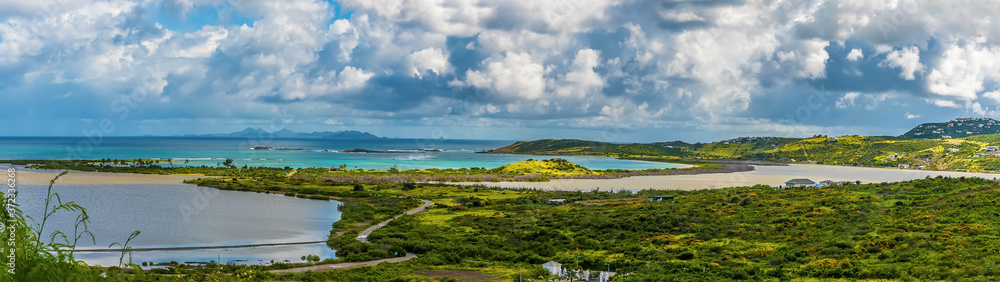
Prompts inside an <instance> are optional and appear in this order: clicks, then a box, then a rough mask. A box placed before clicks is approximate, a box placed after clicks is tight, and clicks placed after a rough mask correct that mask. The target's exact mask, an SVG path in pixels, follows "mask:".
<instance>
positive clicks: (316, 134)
mask: <svg viewBox="0 0 1000 282" xmlns="http://www.w3.org/2000/svg"><path fill="white" fill-rule="evenodd" d="M183 136H184V137H257V136H264V137H266V136H269V137H274V138H352V139H375V138H385V137H378V136H375V135H374V134H371V133H368V132H361V131H357V130H345V131H313V132H311V133H306V132H295V131H291V130H288V129H282V130H278V131H275V132H269V131H267V130H263V129H259V128H252V127H247V128H246V129H244V130H243V131H237V132H233V133H216V134H188V135H183Z"/></svg>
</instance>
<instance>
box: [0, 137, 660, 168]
mask: <svg viewBox="0 0 1000 282" xmlns="http://www.w3.org/2000/svg"><path fill="white" fill-rule="evenodd" d="M514 142H515V141H509V140H455V139H397V138H381V139H273V138H205V137H103V138H92V139H88V138H84V137H0V159H103V158H111V159H129V158H158V159H164V160H166V159H172V160H173V162H174V165H194V166H199V165H210V166H211V165H217V164H218V163H221V162H222V161H224V160H225V159H226V158H232V159H234V160H235V163H236V165H238V166H243V165H249V166H272V167H284V166H290V167H293V168H302V167H330V166H338V165H341V164H346V165H347V166H348V168H355V167H357V168H363V169H388V168H391V167H393V166H396V168H398V169H401V170H402V169H424V168H463V167H485V168H494V167H498V166H502V165H506V164H510V163H514V162H519V161H523V160H526V159H529V158H534V159H544V158H552V157H550V156H530V155H496V154H476V153H475V152H477V151H483V150H489V149H495V148H499V147H503V146H506V145H510V144H512V143H514ZM257 146H266V147H272V148H275V149H279V148H290V149H302V150H253V149H252V148H254V147H257ZM350 149H367V150H377V151H393V153H343V152H338V151H343V150H350ZM426 150H440V152H429V151H426ZM561 158H565V159H567V160H569V161H571V162H574V163H576V164H579V165H582V166H584V167H587V168H590V169H647V168H672V167H679V166H678V165H674V164H664V163H652V162H640V161H629V160H619V159H615V158H605V157H561ZM185 161H187V163H186V164H185ZM161 165H164V166H169V165H168V164H166V163H163V164H161Z"/></svg>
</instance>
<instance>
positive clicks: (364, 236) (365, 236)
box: [357, 200, 434, 243]
mask: <svg viewBox="0 0 1000 282" xmlns="http://www.w3.org/2000/svg"><path fill="white" fill-rule="evenodd" d="M420 201H423V202H424V204H423V205H421V206H420V207H417V208H415V209H412V210H408V211H406V212H405V213H403V214H401V215H397V216H395V217H393V218H390V219H386V220H385V221H383V222H379V224H375V225H372V226H371V227H368V229H365V230H364V231H361V233H358V237H357V239H358V241H361V242H362V243H369V242H368V235H369V234H372V232H374V231H375V230H378V229H379V228H382V226H385V225H386V224H389V222H391V221H392V220H393V219H396V218H399V217H400V216H403V215H413V214H418V213H422V212H424V210H427V207H430V206H431V205H433V204H434V202H431V201H428V200H420Z"/></svg>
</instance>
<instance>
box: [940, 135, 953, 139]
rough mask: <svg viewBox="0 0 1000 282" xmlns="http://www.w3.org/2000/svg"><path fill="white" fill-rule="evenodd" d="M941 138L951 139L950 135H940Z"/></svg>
mask: <svg viewBox="0 0 1000 282" xmlns="http://www.w3.org/2000/svg"><path fill="white" fill-rule="evenodd" d="M941 139H951V135H941Z"/></svg>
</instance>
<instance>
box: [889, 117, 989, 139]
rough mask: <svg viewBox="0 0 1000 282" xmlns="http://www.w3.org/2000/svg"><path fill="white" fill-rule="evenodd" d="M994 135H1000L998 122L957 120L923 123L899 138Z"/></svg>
mask: <svg viewBox="0 0 1000 282" xmlns="http://www.w3.org/2000/svg"><path fill="white" fill-rule="evenodd" d="M994 133H1000V122H997V121H996V120H994V119H992V118H957V119H953V120H950V121H946V122H932V123H924V124H921V125H918V126H916V127H914V128H913V129H910V131H907V132H906V133H904V134H903V135H900V136H899V137H905V138H928V139H934V138H946V139H947V138H961V137H966V136H972V135H982V134H994Z"/></svg>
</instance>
